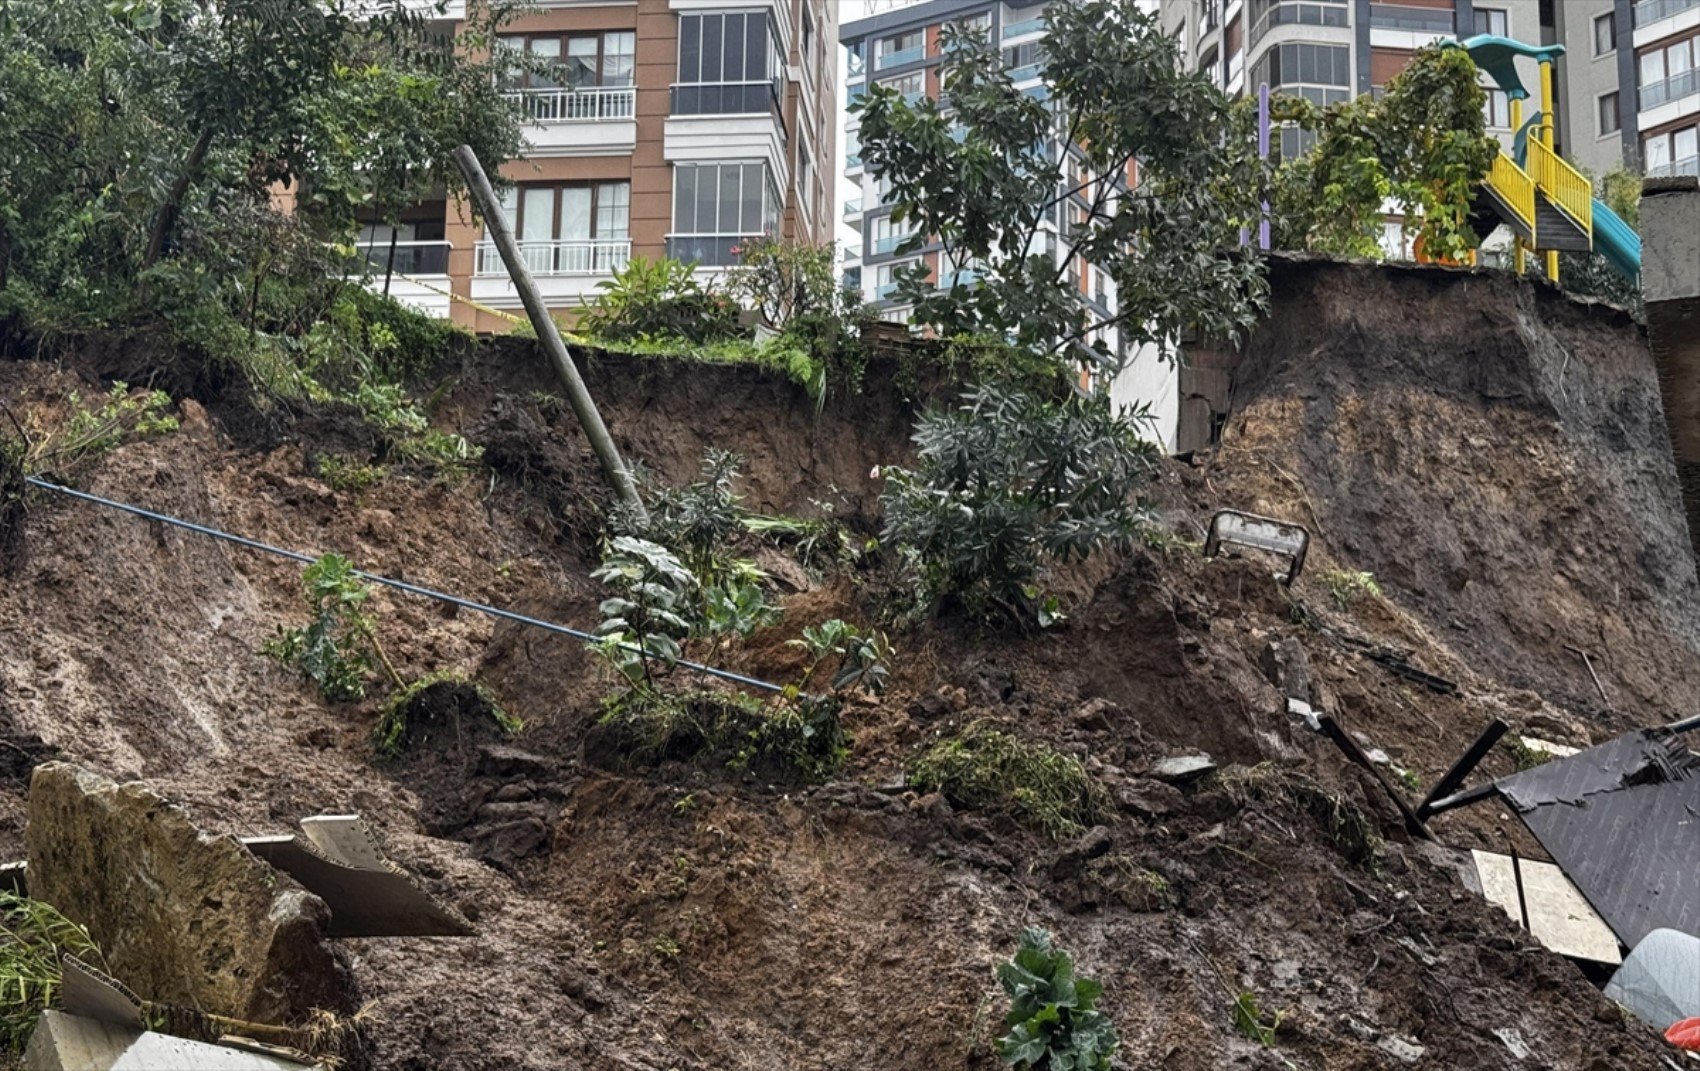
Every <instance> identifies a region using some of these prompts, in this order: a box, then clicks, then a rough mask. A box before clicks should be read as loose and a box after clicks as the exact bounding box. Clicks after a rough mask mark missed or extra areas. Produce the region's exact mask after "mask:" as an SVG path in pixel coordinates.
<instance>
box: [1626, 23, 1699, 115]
mask: <svg viewBox="0 0 1700 1071" xmlns="http://www.w3.org/2000/svg"><path fill="white" fill-rule="evenodd" d="M1697 51H1700V38H1693V37H1691V38H1688V39H1687V40H1683V41H1678V42H1677V43H1676V44H1674V45H1667V46H1666V47H1664V48H1655V49H1652V50H1651V51H1648V52H1643V53H1641V107H1643V108H1656V107H1658V106H1659V105H1661V104H1664V103H1665V102H1666V101H1672V100H1680V99H1682V98H1683V97H1687V96H1692V95H1693V94H1695V93H1700V77H1697V76H1696V73H1695V60H1696V59H1697V58H1700V57H1697V56H1696V52H1697Z"/></svg>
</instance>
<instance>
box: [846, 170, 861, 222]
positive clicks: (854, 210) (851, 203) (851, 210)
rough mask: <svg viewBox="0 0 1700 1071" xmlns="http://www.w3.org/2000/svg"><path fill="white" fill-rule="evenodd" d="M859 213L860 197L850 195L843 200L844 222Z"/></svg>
mask: <svg viewBox="0 0 1700 1071" xmlns="http://www.w3.org/2000/svg"><path fill="white" fill-rule="evenodd" d="M846 166H848V165H846ZM861 214H862V199H861V198H860V197H852V198H850V199H849V200H848V201H845V202H844V222H846V223H848V222H850V221H851V220H853V219H855V218H856V217H857V216H860V215H861Z"/></svg>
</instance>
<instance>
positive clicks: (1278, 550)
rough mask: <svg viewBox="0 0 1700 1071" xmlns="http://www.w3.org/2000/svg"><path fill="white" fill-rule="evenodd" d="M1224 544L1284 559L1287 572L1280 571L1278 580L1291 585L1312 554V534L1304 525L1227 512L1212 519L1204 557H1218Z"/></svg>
mask: <svg viewBox="0 0 1700 1071" xmlns="http://www.w3.org/2000/svg"><path fill="white" fill-rule="evenodd" d="M1224 544H1226V545H1228V546H1235V547H1242V548H1245V549H1248V550H1255V551H1261V552H1262V553H1265V554H1273V555H1275V556H1276V557H1278V558H1281V559H1284V561H1285V566H1286V568H1285V571H1283V572H1277V573H1276V574H1275V579H1277V580H1279V581H1280V582H1281V583H1283V584H1291V583H1292V582H1293V581H1295V580H1297V579H1298V577H1299V573H1300V572H1301V571H1303V569H1304V567H1305V555H1306V554H1307V553H1309V551H1310V532H1309V531H1307V530H1306V529H1305V528H1304V526H1302V525H1297V524H1289V523H1288V522H1286V521H1278V520H1276V519H1275V518H1273V517H1260V516H1258V515H1257V514H1255V513H1241V512H1240V511H1239V510H1232V509H1225V510H1220V511H1218V512H1217V514H1216V515H1215V516H1214V517H1212V518H1210V532H1209V534H1208V535H1207V536H1206V537H1205V539H1204V556H1205V557H1206V558H1214V557H1216V555H1217V554H1219V553H1220V552H1221V549H1222V547H1223V545H1224Z"/></svg>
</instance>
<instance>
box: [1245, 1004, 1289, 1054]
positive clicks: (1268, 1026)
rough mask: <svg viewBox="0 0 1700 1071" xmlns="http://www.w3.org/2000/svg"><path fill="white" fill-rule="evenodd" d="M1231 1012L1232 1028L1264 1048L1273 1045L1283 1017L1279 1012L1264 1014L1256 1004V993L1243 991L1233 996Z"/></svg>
mask: <svg viewBox="0 0 1700 1071" xmlns="http://www.w3.org/2000/svg"><path fill="white" fill-rule="evenodd" d="M1233 1013H1234V1029H1235V1030H1238V1031H1239V1032H1240V1034H1241V1035H1242V1036H1243V1037H1245V1038H1247V1039H1248V1040H1251V1041H1255V1042H1257V1043H1258V1044H1259V1045H1262V1046H1263V1047H1264V1048H1266V1049H1272V1048H1274V1047H1275V1035H1276V1033H1277V1032H1278V1031H1279V1030H1280V1029H1281V1020H1282V1018H1283V1016H1282V1014H1281V1013H1280V1012H1277V1013H1275V1014H1274V1015H1273V1016H1268V1015H1265V1014H1264V1012H1263V1009H1262V1008H1260V1007H1259V1006H1258V1000H1257V994H1256V993H1252V992H1244V993H1241V994H1239V995H1238V996H1236V997H1235V998H1234V1006H1233Z"/></svg>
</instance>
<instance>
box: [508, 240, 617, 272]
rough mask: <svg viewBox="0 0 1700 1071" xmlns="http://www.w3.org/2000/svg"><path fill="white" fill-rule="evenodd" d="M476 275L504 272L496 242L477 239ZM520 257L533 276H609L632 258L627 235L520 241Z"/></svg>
mask: <svg viewBox="0 0 1700 1071" xmlns="http://www.w3.org/2000/svg"><path fill="white" fill-rule="evenodd" d="M475 249H476V263H475V264H474V270H475V274H478V275H506V274H507V269H506V268H505V267H503V266H502V257H501V254H500V253H498V252H496V243H495V242H491V241H483V242H479V243H478V245H477V246H476V247H475ZM519 255H520V259H521V260H523V261H524V262H525V266H526V269H527V270H528V271H530V272H531V274H533V275H612V274H613V273H614V271H615V270H616V269H619V268H623V267H625V266H626V262H627V261H628V260H630V259H631V258H632V243H631V240H630V239H628V238H562V239H558V240H546V241H529V242H520V243H519Z"/></svg>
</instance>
